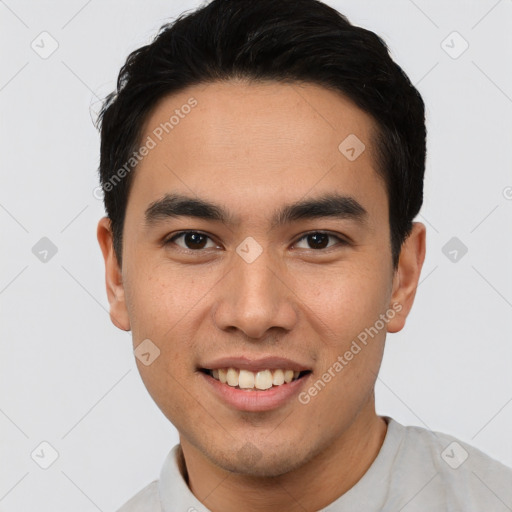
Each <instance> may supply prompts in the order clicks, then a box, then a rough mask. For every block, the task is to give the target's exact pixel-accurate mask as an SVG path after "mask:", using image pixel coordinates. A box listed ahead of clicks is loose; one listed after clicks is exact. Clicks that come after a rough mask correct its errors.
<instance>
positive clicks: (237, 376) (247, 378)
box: [200, 367, 311, 392]
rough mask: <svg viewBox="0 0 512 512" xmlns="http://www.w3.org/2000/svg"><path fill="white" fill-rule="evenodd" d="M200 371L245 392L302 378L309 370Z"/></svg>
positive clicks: (204, 369)
mask: <svg viewBox="0 0 512 512" xmlns="http://www.w3.org/2000/svg"><path fill="white" fill-rule="evenodd" d="M200 371H201V372H202V373H204V374H206V375H208V376H210V377H211V378H212V379H214V380H216V381H218V382H219V383H221V384H225V385H226V386H229V387H231V388H234V389H238V390H243V391H247V392H251V391H252V392H255V391H267V390H271V389H274V388H279V387H282V386H287V385H289V384H291V383H293V382H295V381H298V380H300V379H303V378H304V377H305V376H307V375H309V374H310V373H311V370H303V371H299V370H291V369H281V368H277V369H270V368H269V369H265V370H260V371H257V372H253V371H251V370H246V369H240V368H233V367H229V368H215V369H209V368H200Z"/></svg>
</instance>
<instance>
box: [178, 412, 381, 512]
mask: <svg viewBox="0 0 512 512" xmlns="http://www.w3.org/2000/svg"><path fill="white" fill-rule="evenodd" d="M371 412H372V414H366V416H368V417H358V418H357V419H356V420H355V421H354V422H353V423H352V424H351V425H350V427H349V428H348V429H347V430H346V431H345V432H344V433H343V434H342V435H340V436H339V437H338V438H337V439H336V440H335V442H334V443H332V444H331V445H329V447H328V448H327V449H326V450H324V451H322V452H320V453H319V454H317V455H316V456H315V457H313V458H312V459H311V460H309V461H307V463H305V464H303V465H302V466H301V467H299V468H297V469H295V470H293V471H291V472H289V473H286V474H283V475H280V476H278V477H272V478H267V477H254V476H250V475H241V474H237V473H232V472H229V471H226V470H224V469H222V468H220V467H219V466H217V465H214V464H213V463H212V462H211V461H210V460H209V459H207V458H206V457H205V456H204V455H203V454H202V453H201V452H200V451H199V450H197V448H196V447H195V446H193V445H191V444H190V443H188V441H187V440H186V439H184V438H181V437H180V441H181V448H182V460H181V466H182V471H183V472H184V473H185V475H186V480H187V483H188V486H189V488H190V490H191V491H192V493H193V494H194V495H195V496H196V497H197V498H198V499H199V500H200V501H201V502H202V503H204V505H205V506H206V507H208V508H209V510H211V511H212V512H221V511H222V512H235V511H236V512H238V511H239V510H240V503H243V504H244V510H246V511H247V512H266V511H269V512H274V511H275V510H276V507H280V508H278V510H287V511H290V512H295V511H297V512H299V511H300V512H303V511H304V510H320V509H321V508H324V507H326V506H327V505H329V504H331V503H332V502H333V501H335V500H336V499H337V498H339V497H340V496H342V495H343V494H345V493H346V492H347V491H348V490H349V489H350V488H352V487H353V486H354V485H355V484H356V483H357V482H358V481H359V480H360V479H361V478H362V476H363V475H364V474H365V473H366V471H367V470H368V468H369V467H370V466H371V464H372V463H373V461H374V460H375V458H376V457H377V455H378V453H379V451H380V448H381V446H382V443H383V442H384V438H385V436H386V431H387V425H386V422H385V421H384V419H383V418H381V417H379V416H377V415H376V414H375V410H374V409H373V410H372V411H371Z"/></svg>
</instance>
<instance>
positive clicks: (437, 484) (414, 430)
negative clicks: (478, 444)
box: [390, 420, 512, 511]
mask: <svg viewBox="0 0 512 512" xmlns="http://www.w3.org/2000/svg"><path fill="white" fill-rule="evenodd" d="M390 428H391V429H393V430H394V434H395V435H396V437H397V438H398V439H400V448H399V451H398V453H397V460H396V461H395V464H394V467H395V469H396V470H397V472H398V473H399V475H400V478H403V479H404V480H406V481H414V480H416V482H415V483H417V484H418V485H419V484H420V483H422V482H424V485H425V490H426V491H428V490H429V488H430V492H432V493H435V494H436V495H437V496H438V497H439V498H442V500H443V502H444V503H450V504H453V505H454V506H459V507H461V506H462V507H466V508H463V509H464V510H468V511H470V510H471V511H472V510H481V509H482V507H484V506H485V507H488V508H487V509H488V510H501V509H502V508H503V510H506V509H507V508H508V507H511V506H512V469H511V468H509V467H507V466H505V465H503V464H502V463H501V462H499V461H497V460H495V459H493V458H492V457H490V456H489V455H486V454H485V453H483V452H482V451H480V450H479V449H477V448H475V447H473V446H471V445H469V444H467V443H465V442H463V441H461V440H459V439H457V438H456V437H454V436H452V435H449V434H444V433H441V432H434V431H430V430H427V429H425V428H421V427H404V426H402V425H400V424H399V423H397V422H395V421H394V420H391V422H390ZM420 475H421V476H420ZM418 477H419V478H418ZM418 490H419V489H418ZM422 492H423V491H422ZM427 494H430V493H429V492H427ZM500 507H501V508H500Z"/></svg>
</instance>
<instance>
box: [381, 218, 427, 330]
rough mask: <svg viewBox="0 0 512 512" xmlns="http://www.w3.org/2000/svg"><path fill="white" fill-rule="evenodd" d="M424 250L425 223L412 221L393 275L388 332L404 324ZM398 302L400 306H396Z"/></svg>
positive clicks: (409, 308)
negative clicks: (392, 312) (390, 316)
mask: <svg viewBox="0 0 512 512" xmlns="http://www.w3.org/2000/svg"><path fill="white" fill-rule="evenodd" d="M425 252H426V228H425V225H424V224H422V223H421V222H414V223H413V227H412V231H411V234H410V235H409V237H408V238H407V240H405V242H404V243H403V245H402V250H401V251H400V259H399V262H398V267H397V269H396V271H395V275H394V277H393V292H392V296H391V303H390V307H392V306H393V304H395V307H394V308H393V309H394V310H395V311H396V315H395V316H394V318H392V319H390V321H389V322H388V326H387V331H388V332H391V333H393V332H398V331H400V330H402V329H403V327H404V325H405V320H406V318H407V315H408V314H409V312H410V310H411V308H412V305H413V302H414V297H415V295H416V290H417V288H418V282H419V278H420V274H421V269H422V267H423V262H424V261H425ZM398 304H399V305H400V306H401V307H397V305H398Z"/></svg>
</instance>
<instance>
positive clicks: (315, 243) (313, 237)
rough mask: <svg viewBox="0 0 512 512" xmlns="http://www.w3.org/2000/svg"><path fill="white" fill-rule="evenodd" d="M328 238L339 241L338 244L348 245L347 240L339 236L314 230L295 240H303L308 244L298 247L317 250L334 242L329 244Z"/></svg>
mask: <svg viewBox="0 0 512 512" xmlns="http://www.w3.org/2000/svg"><path fill="white" fill-rule="evenodd" d="M329 238H332V239H335V240H337V241H338V242H339V245H348V242H346V241H345V240H343V239H342V238H340V237H339V236H336V235H331V234H329V233H323V232H322V231H315V232H312V233H308V234H306V235H304V236H303V237H302V238H300V239H299V240H298V241H297V244H299V243H300V242H302V241H303V240H305V242H306V243H307V244H309V247H300V249H313V250H319V249H328V248H330V247H332V246H333V245H336V244H330V245H329Z"/></svg>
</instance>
